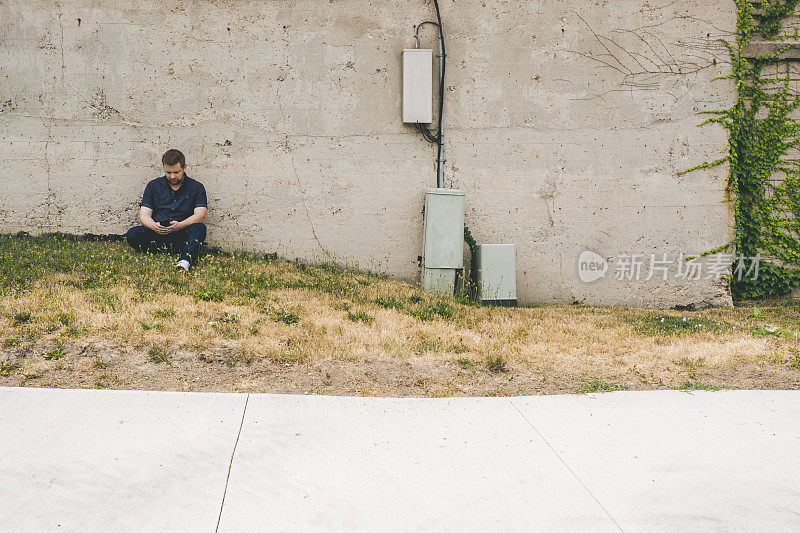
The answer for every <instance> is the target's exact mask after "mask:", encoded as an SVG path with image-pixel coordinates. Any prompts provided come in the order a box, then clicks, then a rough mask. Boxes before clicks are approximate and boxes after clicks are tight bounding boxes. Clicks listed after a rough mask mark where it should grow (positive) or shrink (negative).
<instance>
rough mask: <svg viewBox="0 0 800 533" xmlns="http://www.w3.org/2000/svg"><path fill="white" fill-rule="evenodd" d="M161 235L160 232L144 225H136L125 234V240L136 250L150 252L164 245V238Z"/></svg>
mask: <svg viewBox="0 0 800 533" xmlns="http://www.w3.org/2000/svg"><path fill="white" fill-rule="evenodd" d="M159 237H160V235H159V234H158V233H156V232H155V231H153V230H151V229H150V228H146V227H144V226H134V227H132V228H131V229H129V230H128V232H127V233H126V234H125V240H126V241H128V244H130V245H131V246H132V247H133V249H134V250H136V251H138V252H149V253H154V252H156V251H158V249H159V247H160V246H163V242H162V241H163V239H160V238H159Z"/></svg>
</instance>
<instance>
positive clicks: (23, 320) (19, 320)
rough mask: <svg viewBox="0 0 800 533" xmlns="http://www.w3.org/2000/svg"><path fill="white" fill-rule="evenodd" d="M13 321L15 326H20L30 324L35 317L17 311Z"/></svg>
mask: <svg viewBox="0 0 800 533" xmlns="http://www.w3.org/2000/svg"><path fill="white" fill-rule="evenodd" d="M13 319H14V325H15V326H18V325H20V324H27V323H28V322H30V321H32V320H33V315H31V314H30V312H28V311H17V312H16V313H14V316H13Z"/></svg>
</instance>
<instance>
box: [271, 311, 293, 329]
mask: <svg viewBox="0 0 800 533" xmlns="http://www.w3.org/2000/svg"><path fill="white" fill-rule="evenodd" d="M270 316H271V317H272V320H274V321H275V322H280V323H281V324H286V325H287V326H291V325H292V324H297V323H298V322H300V315H298V314H297V313H294V312H292V311H287V310H285V309H274V310H272V311H270Z"/></svg>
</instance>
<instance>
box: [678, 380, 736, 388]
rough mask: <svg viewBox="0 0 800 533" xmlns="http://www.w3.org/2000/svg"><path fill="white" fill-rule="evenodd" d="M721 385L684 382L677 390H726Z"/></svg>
mask: <svg viewBox="0 0 800 533" xmlns="http://www.w3.org/2000/svg"><path fill="white" fill-rule="evenodd" d="M727 388H729V387H725V386H723V385H711V384H709V383H701V382H700V381H686V382H685V383H682V384H681V385H680V387H678V390H722V389H727Z"/></svg>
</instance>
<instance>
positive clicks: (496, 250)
mask: <svg viewBox="0 0 800 533" xmlns="http://www.w3.org/2000/svg"><path fill="white" fill-rule="evenodd" d="M476 267H477V269H478V294H479V295H480V299H481V301H482V302H485V303H488V304H497V305H517V252H516V249H515V248H514V245H513V244H479V245H478V250H477V254H476Z"/></svg>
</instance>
